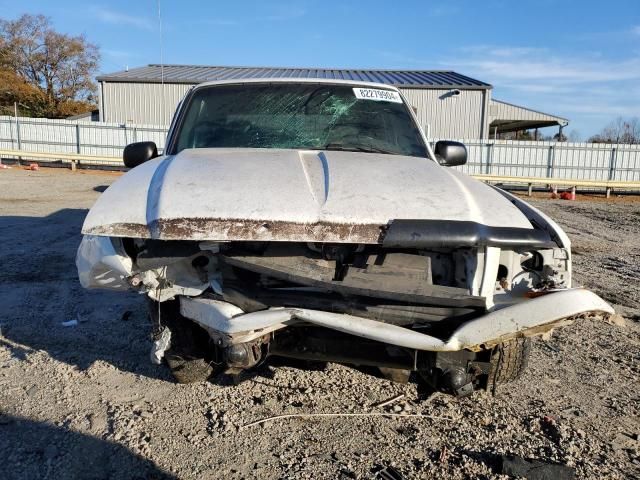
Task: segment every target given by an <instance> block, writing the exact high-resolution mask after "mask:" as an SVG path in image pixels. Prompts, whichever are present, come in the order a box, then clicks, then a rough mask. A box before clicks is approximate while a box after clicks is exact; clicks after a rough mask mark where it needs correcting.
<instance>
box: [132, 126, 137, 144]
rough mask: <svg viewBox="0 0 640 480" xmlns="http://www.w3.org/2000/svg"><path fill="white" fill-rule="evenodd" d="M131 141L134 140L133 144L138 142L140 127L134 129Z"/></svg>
mask: <svg viewBox="0 0 640 480" xmlns="http://www.w3.org/2000/svg"><path fill="white" fill-rule="evenodd" d="M131 139H132V140H133V142H131V143H136V142H137V141H138V127H133V135H132V136H131Z"/></svg>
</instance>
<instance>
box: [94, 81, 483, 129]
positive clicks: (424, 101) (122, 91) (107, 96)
mask: <svg viewBox="0 0 640 480" xmlns="http://www.w3.org/2000/svg"><path fill="white" fill-rule="evenodd" d="M102 88H103V92H102V99H103V101H104V105H101V107H102V110H101V112H102V115H103V117H102V120H103V121H106V122H117V123H144V124H152V125H168V124H169V123H170V121H171V117H172V115H173V112H174V110H175V108H176V106H177V105H178V102H179V101H180V100H181V99H182V97H184V95H185V94H186V93H187V91H188V90H189V88H191V85H187V84H172V83H165V84H164V86H163V85H161V84H157V83H126V82H113V83H109V82H104V83H102ZM400 91H401V92H402V93H403V94H404V95H405V96H406V97H407V100H408V101H409V103H410V104H411V105H412V106H414V107H416V108H417V109H418V113H417V115H418V119H419V121H420V125H421V126H422V128H424V129H425V133H427V132H428V134H429V135H430V136H431V137H434V138H482V137H481V136H482V133H483V132H486V127H485V128H483V122H486V118H485V117H486V116H485V115H483V113H484V112H483V96H484V95H487V97H488V96H489V95H490V93H489V91H487V90H460V95H451V90H449V89H447V90H439V89H428V88H420V89H404V88H402V89H400ZM487 101H488V99H487ZM163 103H164V107H163ZM427 125H428V126H429V128H428V129H427Z"/></svg>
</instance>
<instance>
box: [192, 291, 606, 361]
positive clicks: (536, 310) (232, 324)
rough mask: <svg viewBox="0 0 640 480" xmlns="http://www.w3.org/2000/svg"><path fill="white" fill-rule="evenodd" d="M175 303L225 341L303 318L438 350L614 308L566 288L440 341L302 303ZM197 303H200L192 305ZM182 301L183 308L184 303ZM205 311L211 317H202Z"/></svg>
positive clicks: (510, 308) (381, 339)
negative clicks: (260, 306)
mask: <svg viewBox="0 0 640 480" xmlns="http://www.w3.org/2000/svg"><path fill="white" fill-rule="evenodd" d="M180 302H181V313H182V314H183V315H185V316H187V317H188V318H193V319H194V320H196V321H198V323H204V324H206V325H207V326H211V327H213V326H214V325H215V330H216V331H217V332H219V333H220V334H222V335H224V336H225V337H227V338H228V339H230V340H228V342H229V343H234V338H236V337H238V338H241V341H243V342H244V341H249V340H251V339H252V338H257V337H260V336H262V335H264V334H265V332H268V331H272V330H274V329H278V328H284V327H285V326H287V325H291V324H294V323H298V322H307V323H312V324H314V325H318V326H321V327H325V328H330V329H332V330H337V331H340V332H344V333H348V334H351V335H356V336H359V337H363V338H367V339H370V340H376V341H379V342H383V343H388V344H392V345H397V346H399V347H405V348H412V349H417V350H427V351H441V352H444V351H458V350H462V349H465V348H473V347H478V346H480V345H482V344H491V343H492V342H495V341H499V340H500V339H501V338H502V337H505V336H509V335H515V334H518V333H521V334H526V331H527V330H529V329H532V328H536V327H541V326H544V325H549V327H550V328H551V326H552V324H554V323H555V322H558V321H559V320H563V319H565V318H567V317H572V316H575V315H579V314H583V313H588V312H593V313H605V314H613V313H614V311H613V308H611V306H610V305H609V304H608V303H606V302H605V301H604V300H602V299H601V298H600V297H598V296H597V295H596V294H595V293H593V292H590V291H588V290H584V289H569V290H564V291H558V292H554V293H551V294H548V295H545V296H542V297H538V298H534V299H531V300H523V301H522V302H520V303H517V304H515V305H511V306H508V307H504V308H502V309H500V310H494V311H493V312H490V313H487V314H485V315H483V316H481V317H478V318H476V319H474V320H470V321H468V322H466V323H464V324H462V325H461V326H460V327H459V328H458V329H457V330H456V331H455V332H454V333H453V335H452V336H451V337H450V338H449V339H448V340H446V341H443V340H441V339H439V338H436V337H433V336H430V335H425V334H422V333H420V332H417V331H415V330H410V329H407V328H403V327H399V326H397V325H392V324H388V323H382V322H378V321H375V320H370V319H367V318H361V317H356V316H354V315H346V314H339V313H331V312H324V311H319V310H309V309H303V308H276V309H270V310H264V311H259V312H252V313H247V314H244V315H238V316H235V317H233V318H231V317H229V316H225V315H224V314H221V312H222V311H223V310H222V308H221V307H220V306H219V305H217V304H215V305H212V304H211V302H212V301H210V300H202V299H187V298H181V299H180ZM198 303H200V305H199V306H198V307H196V306H195V304H198ZM218 303H225V302H218ZM183 305H188V307H186V308H183ZM192 311H193V312H196V311H197V318H195V317H196V316H194V317H189V315H188V313H189V312H192ZM207 316H208V317H210V319H206V318H205V317H207ZM235 342H236V343H237V340H235Z"/></svg>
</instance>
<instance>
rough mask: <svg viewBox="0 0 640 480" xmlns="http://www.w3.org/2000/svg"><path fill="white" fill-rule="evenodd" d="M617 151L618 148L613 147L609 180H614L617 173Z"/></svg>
mask: <svg viewBox="0 0 640 480" xmlns="http://www.w3.org/2000/svg"><path fill="white" fill-rule="evenodd" d="M617 151H618V149H617V148H616V147H612V148H611V158H610V159H609V180H613V177H614V175H615V171H616V160H617V159H616V157H617ZM607 198H608V197H607Z"/></svg>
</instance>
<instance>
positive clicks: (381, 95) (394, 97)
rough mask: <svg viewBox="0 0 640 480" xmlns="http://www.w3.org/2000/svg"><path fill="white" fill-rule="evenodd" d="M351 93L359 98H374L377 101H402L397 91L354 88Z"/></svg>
mask: <svg viewBox="0 0 640 480" xmlns="http://www.w3.org/2000/svg"><path fill="white" fill-rule="evenodd" d="M353 93H354V95H355V96H356V98H359V99H361V100H375V101H377V102H393V103H402V98H400V95H399V94H398V92H393V91H391V90H379V89H377V88H354V89H353Z"/></svg>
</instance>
